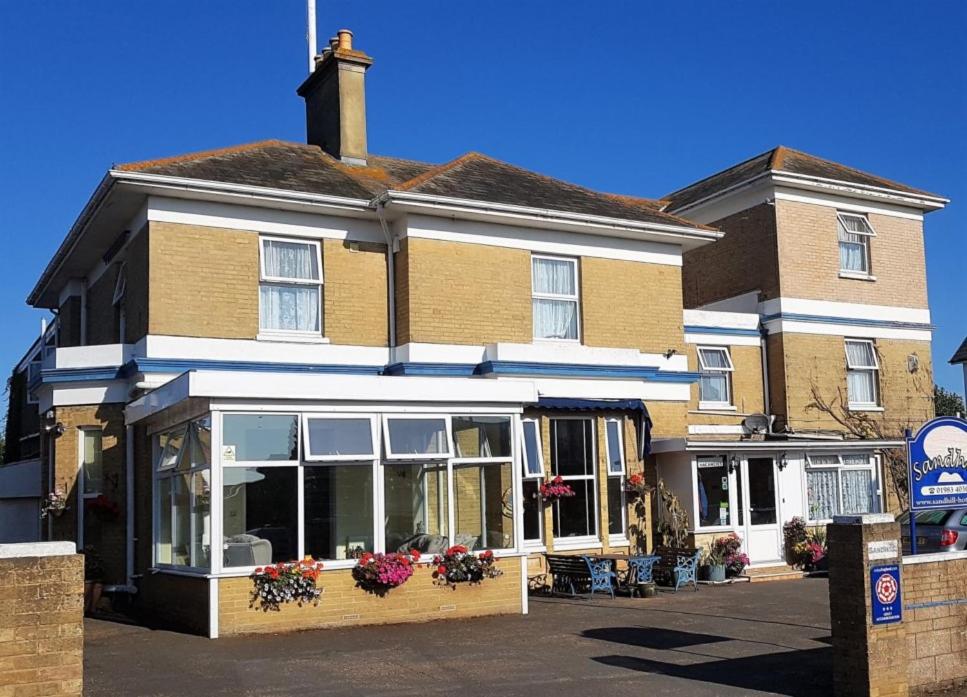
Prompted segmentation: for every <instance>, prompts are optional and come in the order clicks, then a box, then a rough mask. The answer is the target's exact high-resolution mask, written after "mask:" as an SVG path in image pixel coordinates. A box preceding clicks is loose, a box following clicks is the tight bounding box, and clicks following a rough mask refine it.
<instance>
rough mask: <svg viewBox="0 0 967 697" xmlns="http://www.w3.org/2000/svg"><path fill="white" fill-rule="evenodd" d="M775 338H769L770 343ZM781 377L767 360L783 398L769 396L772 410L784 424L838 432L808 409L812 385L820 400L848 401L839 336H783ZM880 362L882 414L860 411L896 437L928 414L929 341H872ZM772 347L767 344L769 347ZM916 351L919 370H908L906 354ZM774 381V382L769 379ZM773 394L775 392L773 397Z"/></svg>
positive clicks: (930, 410) (930, 388)
mask: <svg viewBox="0 0 967 697" xmlns="http://www.w3.org/2000/svg"><path fill="white" fill-rule="evenodd" d="M773 341H775V336H770V344H771V342H773ZM781 342H782V343H781V346H782V351H783V361H782V364H781V365H782V375H777V374H776V371H778V370H779V365H778V364H779V362H778V361H773V360H772V352H771V351H770V366H769V367H770V374H771V376H773V377H774V378H775V379H776V380H780V381H781V384H782V386H783V391H784V396H785V402H784V404H783V403H780V402H777V401H775V399H774V400H773V405H772V408H773V411H775V412H776V413H777V414H784V415H785V419H786V422H787V423H789V424H790V425H791V426H792V427H793V428H796V429H832V430H836V431H839V430H842V427H841V426H839V425H838V424H837V423H836V422H835V421H834V420H833V419H832V418H831V417H829V416H827V415H826V414H823V413H822V412H820V411H817V410H815V409H809V408H807V407H808V405H809V404H810V403H811V402H812V401H813V397H812V387H813V386H814V385H815V386H816V387H817V388H818V389H819V391H820V394H821V395H822V397H823V399H824V400H827V401H829V400H833V399H836V400H838V399H840V395H841V396H842V400H846V399H847V392H846V354H845V348H844V343H843V342H844V339H843V337H840V336H826V335H821V334H788V333H787V334H783V335H782V339H781ZM875 343H876V348H877V353H878V354H879V361H880V373H879V380H880V395H881V404H882V406H883V409H884V411H882V412H864V413H865V414H867V415H868V416H869V417H870V418H871V419H873V420H874V421H876V422H877V423H879V424H881V426H882V428H883V429H884V432H885V433H886V434H887V435H889V434H895V435H897V436H899V435H900V434H902V433H903V429H904V428H905V427H906V426H908V425H913V426H916V425H919V424H921V423H923V422H924V421H926V420H928V419H930V418H931V417H932V416H933V381H932V380H933V378H932V370H931V364H930V345H929V343H927V342H920V341H901V340H897V339H877V340H876V342H875ZM771 347H772V346H771V345H770V348H771ZM911 354H915V355H917V356H918V358H919V361H920V367H919V370H918V371H917V372H915V373H910V372H909V371H908V370H907V356H909V355H911ZM773 384H774V385H775V384H777V383H776V382H775V381H773ZM773 396H774V397H775V396H776V395H775V394H774V395H773Z"/></svg>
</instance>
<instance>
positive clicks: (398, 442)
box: [387, 418, 449, 455]
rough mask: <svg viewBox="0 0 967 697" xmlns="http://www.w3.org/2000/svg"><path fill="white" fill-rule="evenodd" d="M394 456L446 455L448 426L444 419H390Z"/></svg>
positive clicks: (391, 445)
mask: <svg viewBox="0 0 967 697" xmlns="http://www.w3.org/2000/svg"><path fill="white" fill-rule="evenodd" d="M387 423H388V430H389V441H390V442H389V451H390V452H391V453H392V454H393V455H446V454H447V452H448V450H449V448H448V444H447V425H446V420H444V419H442V418H426V419H393V418H391V419H388V422H387Z"/></svg>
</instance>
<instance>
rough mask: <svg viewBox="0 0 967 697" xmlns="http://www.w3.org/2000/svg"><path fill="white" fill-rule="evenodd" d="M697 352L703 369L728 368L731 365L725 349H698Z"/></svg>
mask: <svg viewBox="0 0 967 697" xmlns="http://www.w3.org/2000/svg"><path fill="white" fill-rule="evenodd" d="M698 353H699V357H700V358H701V359H702V368H703V369H705V370H716V369H718V370H728V369H729V368H731V367H732V366H731V364H730V363H729V357H728V355H727V354H726V352H725V349H699V350H698Z"/></svg>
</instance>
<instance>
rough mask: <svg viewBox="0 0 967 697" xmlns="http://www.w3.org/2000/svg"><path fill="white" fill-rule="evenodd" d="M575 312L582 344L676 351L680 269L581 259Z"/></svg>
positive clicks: (679, 339) (680, 340)
mask: <svg viewBox="0 0 967 697" xmlns="http://www.w3.org/2000/svg"><path fill="white" fill-rule="evenodd" d="M581 314H582V325H583V337H584V340H583V342H582V343H584V344H585V345H587V346H604V347H608V348H635V349H638V350H639V351H644V352H649V353H664V352H665V351H666V350H667V349H669V348H675V349H678V350H679V351H681V350H682V348H683V347H684V338H683V334H682V331H683V330H682V270H681V268H680V267H678V266H668V265H662V264H645V263H641V262H636V261H618V260H614V259H599V258H596V257H582V258H581Z"/></svg>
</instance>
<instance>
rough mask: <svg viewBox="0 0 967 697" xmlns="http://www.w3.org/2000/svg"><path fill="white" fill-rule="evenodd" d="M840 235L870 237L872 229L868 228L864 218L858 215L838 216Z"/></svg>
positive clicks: (868, 225)
mask: <svg viewBox="0 0 967 697" xmlns="http://www.w3.org/2000/svg"><path fill="white" fill-rule="evenodd" d="M839 222H840V235H850V234H851V233H856V234H860V235H872V234H873V228H871V227H870V224H869V222H867V220H866V218H863V217H861V216H858V215H842V214H841V215H840V216H839Z"/></svg>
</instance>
